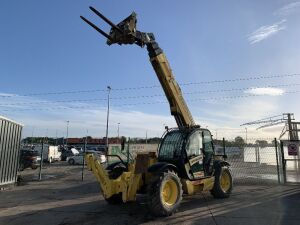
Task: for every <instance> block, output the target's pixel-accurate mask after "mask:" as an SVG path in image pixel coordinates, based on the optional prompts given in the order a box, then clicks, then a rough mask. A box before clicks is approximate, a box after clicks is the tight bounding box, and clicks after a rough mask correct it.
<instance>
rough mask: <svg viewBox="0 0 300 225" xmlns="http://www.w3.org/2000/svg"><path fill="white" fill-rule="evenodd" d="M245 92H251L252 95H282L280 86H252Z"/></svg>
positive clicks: (282, 91)
mask: <svg viewBox="0 0 300 225" xmlns="http://www.w3.org/2000/svg"><path fill="white" fill-rule="evenodd" d="M244 92H245V93H246V94H253V95H269V96H278V95H283V94H284V90H283V89H280V88H271V87H266V88H252V89H249V90H246V91H244Z"/></svg>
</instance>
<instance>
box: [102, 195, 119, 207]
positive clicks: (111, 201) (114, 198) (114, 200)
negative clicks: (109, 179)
mask: <svg viewBox="0 0 300 225" xmlns="http://www.w3.org/2000/svg"><path fill="white" fill-rule="evenodd" d="M105 200H106V201H107V203H108V204H111V205H117V204H122V203H123V200H122V193H118V194H115V195H112V196H111V197H109V198H106V199H105Z"/></svg>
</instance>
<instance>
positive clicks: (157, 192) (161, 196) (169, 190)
mask: <svg viewBox="0 0 300 225" xmlns="http://www.w3.org/2000/svg"><path fill="white" fill-rule="evenodd" d="M181 200H182V184H181V182H180V179H179V177H178V176H177V174H176V173H174V172H172V171H166V172H163V173H160V174H158V175H156V176H155V177H154V179H153V181H152V182H151V183H150V184H149V185H148V190H147V205H148V208H149V210H150V211H151V212H152V213H153V214H154V215H156V216H170V215H172V214H173V213H174V212H175V211H176V210H177V209H178V207H179V206H180V203H181Z"/></svg>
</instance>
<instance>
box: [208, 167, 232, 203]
mask: <svg viewBox="0 0 300 225" xmlns="http://www.w3.org/2000/svg"><path fill="white" fill-rule="evenodd" d="M232 186H233V185H232V175H231V172H230V170H229V168H227V167H221V168H217V169H216V172H215V183H214V187H213V189H212V190H211V194H212V195H213V196H214V198H228V197H229V196H230V194H231V192H232Z"/></svg>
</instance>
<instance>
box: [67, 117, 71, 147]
mask: <svg viewBox="0 0 300 225" xmlns="http://www.w3.org/2000/svg"><path fill="white" fill-rule="evenodd" d="M66 122H67V138H66V146H67V148H68V138H69V123H70V121H69V120H67V121H66Z"/></svg>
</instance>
